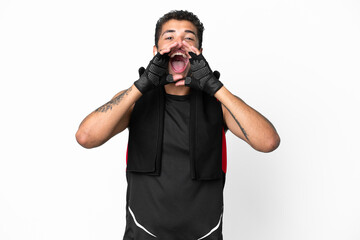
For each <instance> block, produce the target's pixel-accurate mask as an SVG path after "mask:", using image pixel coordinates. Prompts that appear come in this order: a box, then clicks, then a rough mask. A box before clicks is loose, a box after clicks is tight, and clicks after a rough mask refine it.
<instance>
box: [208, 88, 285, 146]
mask: <svg viewBox="0 0 360 240" xmlns="http://www.w3.org/2000/svg"><path fill="white" fill-rule="evenodd" d="M214 96H215V97H216V98H217V99H218V100H219V101H220V102H221V103H222V106H223V113H224V121H225V124H226V126H227V127H228V128H229V130H230V131H231V132H232V133H234V134H235V135H236V136H238V137H239V138H241V139H243V140H244V141H246V142H247V143H248V144H250V146H252V147H253V148H254V149H256V150H258V151H261V152H271V151H273V150H275V149H276V148H277V147H278V146H279V144H280V137H279V135H278V134H277V132H276V130H275V128H274V126H273V125H272V124H271V122H270V121H269V120H267V119H266V118H265V117H264V116H262V115H261V114H260V113H259V112H257V111H256V110H254V109H253V108H251V107H250V106H249V105H247V104H246V103H245V102H244V101H243V100H241V99H240V98H238V97H236V96H235V95H233V94H232V93H231V92H229V91H228V90H227V89H226V88H225V87H222V88H220V89H219V90H218V91H217V92H216V94H215V95H214Z"/></svg>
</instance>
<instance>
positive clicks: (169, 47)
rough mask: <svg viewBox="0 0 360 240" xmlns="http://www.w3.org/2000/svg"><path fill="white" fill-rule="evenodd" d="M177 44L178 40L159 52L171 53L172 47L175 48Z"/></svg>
mask: <svg viewBox="0 0 360 240" xmlns="http://www.w3.org/2000/svg"><path fill="white" fill-rule="evenodd" d="M177 45H178V42H174V43H172V44H171V45H170V46H168V47H166V48H163V49H161V50H160V51H159V52H160V54H161V55H163V54H164V53H169V52H170V51H171V49H173V48H174V47H176V46H177Z"/></svg>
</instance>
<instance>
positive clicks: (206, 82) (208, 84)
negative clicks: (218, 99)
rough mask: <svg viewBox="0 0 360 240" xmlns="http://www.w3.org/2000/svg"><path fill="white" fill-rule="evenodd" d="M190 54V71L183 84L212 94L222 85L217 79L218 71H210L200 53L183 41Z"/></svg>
mask: <svg viewBox="0 0 360 240" xmlns="http://www.w3.org/2000/svg"><path fill="white" fill-rule="evenodd" d="M184 45H185V46H186V47H187V50H188V53H189V55H190V57H191V58H190V71H189V74H188V76H187V77H186V78H185V82H184V85H185V86H188V87H191V88H195V89H198V90H201V91H204V92H206V93H208V94H209V95H210V96H214V94H215V93H216V92H217V91H218V90H219V89H220V88H221V87H222V86H223V84H222V83H221V82H220V81H219V77H220V73H219V72H218V71H215V72H213V71H211V69H210V66H209V64H208V62H207V61H206V59H205V58H204V56H203V55H202V53H201V52H200V51H199V50H198V49H197V48H195V47H194V46H190V45H189V44H188V43H186V42H184Z"/></svg>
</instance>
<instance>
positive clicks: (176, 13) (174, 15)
mask: <svg viewBox="0 0 360 240" xmlns="http://www.w3.org/2000/svg"><path fill="white" fill-rule="evenodd" d="M172 19H175V20H187V21H189V22H191V23H192V24H194V25H195V27H196V29H197V37H198V39H199V49H200V48H201V45H202V37H203V32H204V30H205V28H204V25H203V24H202V22H200V20H199V18H198V17H197V16H196V15H195V14H193V13H192V12H188V11H186V10H173V11H170V12H168V13H166V14H165V15H164V16H162V17H161V18H160V19H159V20H158V21H157V23H156V27H155V46H156V47H158V41H159V38H160V34H161V29H162V26H163V25H164V23H166V22H167V21H169V20H172Z"/></svg>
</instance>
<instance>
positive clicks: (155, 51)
mask: <svg viewBox="0 0 360 240" xmlns="http://www.w3.org/2000/svg"><path fill="white" fill-rule="evenodd" d="M153 54H154V56H155V55H156V54H157V47H156V46H155V45H154V46H153Z"/></svg>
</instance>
